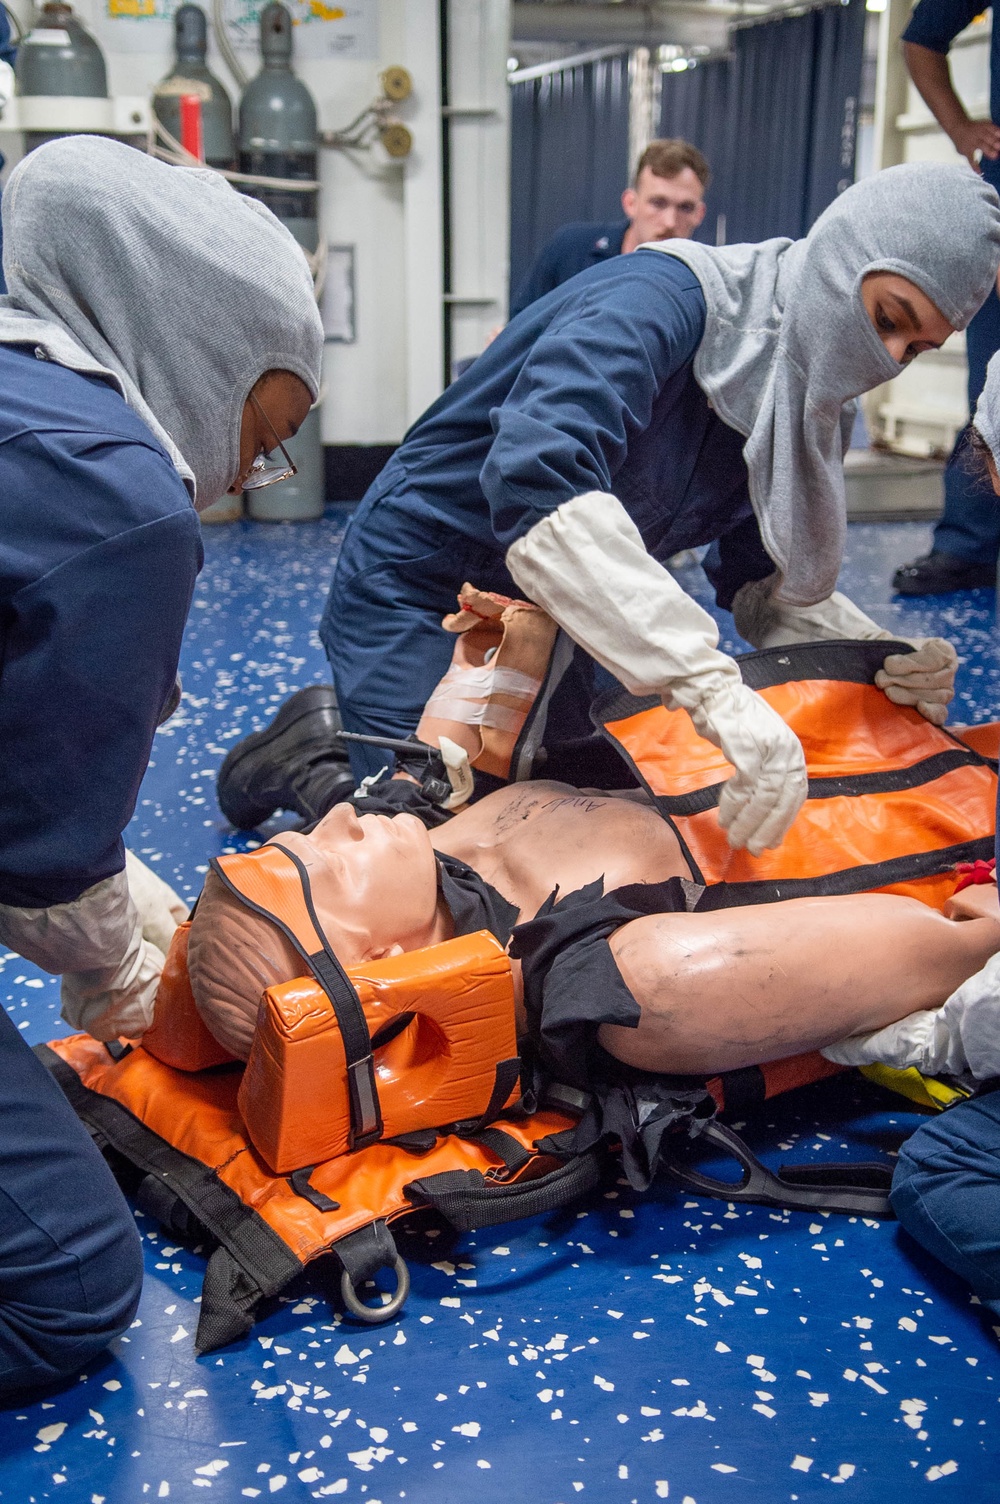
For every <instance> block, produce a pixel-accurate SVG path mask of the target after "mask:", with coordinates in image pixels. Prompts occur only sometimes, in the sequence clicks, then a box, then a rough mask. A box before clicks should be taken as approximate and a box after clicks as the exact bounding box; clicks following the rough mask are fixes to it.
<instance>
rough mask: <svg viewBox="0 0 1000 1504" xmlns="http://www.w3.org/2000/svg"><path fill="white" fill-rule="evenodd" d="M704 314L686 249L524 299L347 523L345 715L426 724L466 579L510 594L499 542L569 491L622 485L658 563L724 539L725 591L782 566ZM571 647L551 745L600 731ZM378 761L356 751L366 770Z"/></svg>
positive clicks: (342, 645) (359, 770)
mask: <svg viewBox="0 0 1000 1504" xmlns="http://www.w3.org/2000/svg"><path fill="white" fill-rule="evenodd" d="M705 312H706V310H705V300H704V296H703V294H702V291H701V287H700V285H699V283H698V281H697V279H696V277H695V276H694V274H693V273H692V272H691V271H690V270H689V269H688V268H687V267H686V266H685V265H684V263H683V262H681V261H678V260H677V259H675V258H674V257H672V256H670V255H667V254H665V253H663V252H661V251H657V250H638V251H635V252H633V253H632V254H631V255H629V256H616V257H614V258H613V259H612V260H609V261H605V262H604V263H602V264H601V265H600V266H594V267H592V268H591V269H590V270H589V271H585V272H581V273H580V275H579V276H577V277H573V278H572V279H571V280H570V281H569V282H566V283H564V284H563V285H562V286H561V287H559V288H557V289H556V290H555V291H554V292H550V293H548V294H547V295H546V296H545V297H544V298H541V299H539V300H538V301H537V302H536V303H532V304H531V306H530V307H529V308H527V309H526V310H525V312H524V313H522V314H521V315H520V316H519V317H518V318H516V319H514V320H512V322H511V323H510V324H508V325H507V327H506V329H504V330H503V332H502V333H501V334H500V335H499V336H498V337H497V338H496V339H495V340H494V342H493V343H492V344H491V345H490V346H489V347H488V349H487V350H485V351H484V352H483V354H482V355H480V356H479V358H478V359H477V360H476V361H475V362H474V363H473V365H472V366H471V367H470V368H469V370H468V371H467V372H466V373H465V375H464V376H462V377H461V378H460V379H459V380H458V381H456V382H455V383H454V384H453V385H452V386H450V387H449V388H448V390H447V391H446V392H445V393H444V395H443V396H441V397H440V398H439V399H438V401H437V402H435V403H434V405H433V406H432V407H431V408H429V409H428V411H427V412H426V413H425V415H424V416H423V417H422V418H421V419H419V421H418V422H417V423H416V424H415V425H414V427H413V428H411V429H410V431H409V433H408V434H407V435H406V437H405V438H404V440H403V442H402V444H401V446H400V448H399V449H398V450H397V451H396V453H395V454H394V455H393V457H392V459H391V460H390V461H389V463H388V465H387V466H386V468H385V469H384V470H383V471H382V474H381V475H380V476H379V477H378V479H377V480H376V481H375V482H374V484H373V485H372V486H371V487H370V489H369V491H368V494H367V495H366V496H365V498H364V500H363V501H362V503H361V505H360V507H359V508H358V510H357V511H356V512H355V513H354V516H353V517H352V519H351V522H350V525H349V527H348V530H347V535H346V537H345V539H344V545H343V548H342V550H341V553H340V557H339V560H338V562H337V570H336V574H335V576H334V580H333V585H332V587H331V591H330V597H329V600H328V602H327V607H326V611H325V613H324V616H323V620H322V622H321V624H320V636H321V638H322V640H323V645H324V647H325V648H326V651H327V655H328V657H329V659H330V664H331V667H332V669H333V676H334V682H335V684H336V687H337V696H338V701H339V704H340V710H341V714H342V716H343V720H344V725H345V729H346V730H348V731H358V732H367V733H370V734H379V735H391V736H400V735H403V736H405V735H408V734H409V733H410V732H412V731H414V730H415V728H416V726H417V722H418V721H419V719H420V714H421V711H422V710H423V706H424V702H425V701H426V700H427V698H428V696H429V695H430V693H431V691H432V689H433V688H434V686H435V685H436V683H437V682H438V680H439V679H440V678H441V676H442V674H443V673H444V672H445V669H446V668H447V666H448V664H449V662H450V660H451V652H452V647H453V645H454V639H453V638H452V637H450V636H449V634H448V633H446V632H445V631H444V630H443V629H442V628H441V626H440V621H441V617H442V616H444V615H445V614H446V613H447V612H449V611H453V610H454V609H455V596H456V594H457V592H458V590H459V589H460V588H461V585H462V583H463V581H465V580H469V581H470V582H471V583H473V584H474V585H477V586H478V587H480V588H481V589H485V590H499V591H502V592H505V593H509V594H513V595H516V594H517V593H518V591H517V588H516V586H515V585H514V584H513V582H512V580H511V577H510V575H509V574H508V572H507V569H506V567H505V564H504V559H505V556H506V552H507V549H508V548H509V547H510V545H511V544H512V543H513V542H514V541H515V540H516V539H517V538H520V537H523V536H524V534H525V533H527V532H529V531H530V529H531V528H532V527H533V526H534V525H535V524H536V523H538V522H540V521H542V520H543V518H545V517H546V516H548V515H549V514H550V513H552V512H554V511H555V510H556V509H557V508H558V507H559V506H560V505H561V504H562V503H563V502H566V501H568V500H570V499H571V498H572V497H574V496H579V495H582V494H584V493H585V492H588V491H599V492H605V493H608V492H610V493H611V494H613V495H615V496H617V497H618V499H619V501H620V502H621V504H622V506H623V507H624V508H625V510H626V511H627V512H628V513H629V515H630V516H631V518H632V519H633V521H634V522H635V524H636V526H637V527H638V529H639V532H640V533H641V535H642V538H643V542H644V543H645V545H646V548H647V550H648V551H649V553H650V554H651V555H652V556H653V558H655V559H658V560H659V561H660V562H664V561H666V560H667V559H669V558H670V557H671V556H672V555H673V554H675V553H677V552H679V551H680V550H682V549H687V548H695V547H697V546H699V545H701V544H706V543H709V544H714V545H715V547H713V548H712V549H710V551H709V554H708V555H707V556H706V560H705V568H706V571H707V573H708V575H709V578H710V580H711V581H712V583H713V584H714V585H715V587H716V594H717V598H718V600H719V603H720V604H721V605H723V606H725V607H728V606H729V605H730V604H731V602H732V599H733V596H734V595H735V593H736V591H737V590H738V589H739V587H740V586H741V585H743V584H745V583H746V582H747V581H748V580H751V579H762V578H764V577H765V576H766V575H768V574H770V573H771V572H772V571H773V569H774V565H773V564H772V562H771V560H770V559H769V557H768V556H767V554H766V553H765V551H764V548H763V545H762V543H761V541H760V534H759V533H758V530H757V524H756V521H755V520H754V516H753V512H752V510H751V506H750V496H749V492H748V489H747V472H746V466H745V464H744V461H743V442H744V441H743V438H742V436H741V435H740V434H738V433H736V431H735V430H734V429H732V428H728V427H727V426H726V424H724V423H723V422H722V420H721V419H720V418H719V417H718V416H717V415H716V414H715V413H714V412H713V411H712V409H711V407H710V406H709V404H708V400H707V398H706V397H705V394H704V393H703V392H702V390H701V388H700V387H699V386H698V384H697V382H696V381H695V379H694V374H693V369H692V363H693V360H694V356H695V352H696V351H697V349H698V345H699V343H700V341H701V337H702V332H703V330H704V324H705ZM597 609H599V603H598V605H597ZM577 659H578V663H577V665H576V668H577V672H578V678H577V680H576V683H575V685H574V684H573V683H572V681H571V680H569V679H568V680H567V681H565V683H566V692H565V695H563V701H562V703H561V704H557V698H555V697H554V699H553V702H552V707H551V709H550V715H549V721H548V729H547V732H546V746H547V747H548V748H549V750H550V751H551V749H552V746H553V744H554V742H555V741H562V742H564V743H568V742H571V741H573V740H574V738H578V737H580V736H582V735H586V734H587V733H588V732H589V730H590V723H589V718H588V712H589V698H590V692H591V689H590V686H592V682H593V677H592V671H593V668H594V665H593V664H592V662H591V660H590V659H589V658H585V655H583V654H582V653H579V652H578V654H577ZM580 660H582V661H580ZM588 675H589V678H590V686H588V682H587V680H588ZM559 693H560V694H561V693H562V687H561V688H560V691H559ZM385 760H386V759H385V757H384V756H383V755H381V754H380V753H379V752H378V751H377V750H374V749H366V748H357V747H355V748H352V752H351V765H352V768H353V769H354V771H355V773H356V774H358V775H362V774H366V773H371V772H377V771H378V769H379V768H380V767H381V766H382V765H383V764H384V762H385Z"/></svg>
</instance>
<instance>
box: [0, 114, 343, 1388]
mask: <svg viewBox="0 0 1000 1504" xmlns="http://www.w3.org/2000/svg"><path fill="white" fill-rule="evenodd" d="M3 212H4V216H5V226H4V228H5V231H6V244H5V253H6V273H7V283H8V286H9V289H10V291H9V294H8V296H6V297H3V298H0V505H2V512H3V525H2V527H0V664H2V674H0V946H2V947H9V948H10V949H11V950H13V951H15V952H16V953H18V954H19V955H22V956H24V957H25V958H26V959H28V960H29V961H33V962H34V963H35V964H37V965H38V966H40V967H42V968H44V969H45V970H47V971H50V972H52V973H55V974H60V975H61V977H62V986H61V999H62V1013H63V1017H64V1019H65V1020H66V1021H67V1023H69V1024H70V1025H71V1027H73V1028H75V1029H83V1030H86V1031H87V1032H88V1033H90V1034H91V1035H92V1036H93V1037H94V1038H96V1039H100V1040H104V1041H107V1042H109V1044H110V1045H112V1046H113V1043H114V1041H115V1040H117V1039H119V1038H125V1039H136V1038H138V1037H140V1036H141V1035H142V1033H143V1032H144V1030H145V1028H147V1027H148V1025H149V1023H150V1021H151V1018H152V1012H153V1005H154V1001H155V995H156V989H157V985H158V981H159V976H160V972H161V970H162V967H163V963H164V951H165V949H166V948H167V946H168V945H169V941H170V937H171V935H172V933H173V931H174V930H175V929H176V927H177V923H178V920H179V919H180V918H182V917H183V916H184V915H185V914H186V908H185V906H184V905H183V903H182V902H181V901H180V900H179V899H178V898H177V895H176V894H173V893H172V892H171V890H170V889H169V888H168V887H167V885H166V884H165V883H163V882H162V881H160V880H159V879H157V878H156V877H155V875H154V874H153V873H151V872H149V871H147V870H146V869H145V868H143V866H142V864H141V863H135V862H134V859H133V858H132V857H131V854H128V861H127V860H126V852H125V849H124V844H123V840H122V833H123V831H124V830H125V827H126V826H127V825H128V823H129V820H130V819H131V817H132V813H133V810H134V808H135V803H136V797H137V794H138V791H139V785H140V782H141V780H142V776H143V774H144V772H145V769H146V765H147V762H148V760H149V753H150V748H151V746H152V742H153V736H154V733H155V731H156V727H157V724H158V722H159V721H160V720H161V719H162V718H163V716H164V714H168V713H169V712H170V709H171V708H172V706H173V704H175V703H176V682H177V681H176V675H177V661H178V655H179V652H180V646H181V636H182V633H183V630H184V622H185V619H186V617H187V612H188V607H189V605H190V601H191V593H192V590H193V588H194V582H195V577H196V575H197V572H198V570H199V568H200V566H201V558H202V551H201V533H200V527H199V523H198V518H197V515H196V511H195V505H198V504H200V505H202V506H207V505H209V504H210V503H211V502H212V501H213V500H216V499H217V498H218V497H219V496H220V495H221V494H222V493H223V492H224V491H225V490H226V488H227V487H229V486H233V485H243V484H244V483H246V481H247V480H248V479H249V480H250V481H251V482H253V481H254V480H258V483H259V478H261V477H262V476H263V475H264V473H265V472H266V471H267V465H266V462H265V461H264V459H263V455H264V454H265V453H269V452H270V451H271V450H273V449H274V448H275V445H276V441H278V442H280V440H281V439H282V438H284V437H290V436H291V434H292V433H293V432H294V431H295V429H296V427H297V426H298V424H299V423H300V422H301V421H302V419H303V418H304V417H305V414H306V412H307V411H308V409H309V406H310V403H311V402H312V400H313V399H314V398H315V396H316V393H317V391H318V386H319V366H320V358H321V352H322V339H323V333H322V326H321V324H320V321H319V316H318V313H317V310H316V301H315V296H314V294H313V285H312V278H311V276H310V273H309V269H308V266H307V265H306V262H305V259H304V257H303V256H302V254H301V251H300V250H299V248H298V247H297V246H296V245H295V242H294V240H293V239H292V237H291V236H290V235H289V234H288V232H287V230H285V229H284V227H283V226H281V225H280V224H279V223H278V221H277V220H276V219H274V218H273V216H272V215H270V213H269V212H268V211H267V210H266V209H264V208H263V207H262V206H261V205H259V204H255V203H254V202H253V201H250V200H247V199H243V198H241V197H240V196H239V195H238V194H237V193H235V192H234V191H233V190H232V189H230V188H229V187H228V186H227V185H226V184H224V183H222V182H221V180H219V179H217V178H214V177H209V175H207V174H204V173H201V172H194V173H192V172H185V171H183V170H181V169H178V168H173V167H167V166H166V165H165V164H163V163H160V162H156V161H155V160H154V159H153V158H151V157H148V156H147V155H145V154H144V153H141V152H137V151H134V150H132V149H131V148H129V147H126V146H124V145H122V144H121V143H117V142H111V141H106V140H100V139H97V138H92V137H84V136H77V137H72V138H67V139H64V140H57V141H54V142H51V143H49V144H48V145H45V146H42V147H39V148H38V150H37V151H34V152H32V153H30V154H29V155H28V156H27V157H26V158H25V159H24V161H23V162H21V163H20V164H19V165H18V166H17V167H16V168H15V170H14V172H13V173H12V174H11V177H10V180H9V182H8V185H7V188H6V191H5V193H4V200H3ZM206 246H208V247H210V248H211V250H210V252H209V251H207V250H206ZM237 261H238V262H239V267H240V276H239V278H238V279H237V278H236V277H235V274H234V273H233V271H232V266H233V265H235V264H236V263H237ZM179 287H183V288H184V289H185V296H184V297H183V298H181V297H179V296H178V288H179ZM272 362H277V364H274V365H272ZM192 372H195V373H201V374H200V375H196V376H192ZM272 473H273V474H281V473H286V472H285V467H284V466H281V467H277V468H276V469H275V470H274V471H273V472H272ZM193 503H194V504H193ZM141 1281H142V1253H141V1247H140V1243H139V1238H138V1236H137V1233H136V1228H135V1222H134V1219H133V1217H132V1214H131V1212H130V1210H129V1207H128V1205H127V1204H126V1202H125V1200H124V1199H123V1197H122V1195H121V1192H120V1191H119V1189H118V1187H117V1185H116V1184H115V1181H114V1179H113V1177H112V1175H111V1172H110V1170H109V1168H108V1166H107V1165H106V1163H105V1161H104V1159H103V1158H102V1156H101V1154H100V1153H99V1151H98V1149H97V1148H96V1146H95V1144H94V1143H93V1141H92V1140H91V1138H90V1136H89V1134H88V1133H87V1131H86V1130H85V1128H84V1127H83V1125H82V1124H81V1123H80V1122H79V1120H78V1119H77V1117H76V1115H75V1113H74V1112H73V1109H72V1107H71V1106H70V1103H69V1101H68V1100H67V1099H66V1097H64V1096H63V1093H62V1091H61V1090H60V1087H59V1085H58V1084H57V1082H56V1079H55V1078H54V1077H53V1076H52V1075H50V1074H49V1071H48V1070H47V1069H46V1066H45V1065H44V1064H43V1062H42V1059H41V1058H39V1057H38V1056H36V1055H34V1054H33V1053H32V1051H31V1050H30V1049H29V1048H28V1046H27V1044H26V1043H25V1040H24V1037H23V1036H22V1034H21V1033H20V1032H19V1031H18V1029H17V1028H16V1027H15V1024H14V1022H13V1021H12V1019H11V1018H10V1017H9V1016H8V1014H7V1013H6V1012H3V1011H0V1402H2V1401H3V1400H5V1399H9V1398H15V1399H16V1398H18V1397H19V1396H21V1395H23V1394H24V1393H25V1391H30V1390H32V1389H34V1388H37V1387H38V1386H40V1385H45V1384H49V1383H52V1382H53V1381H56V1380H58V1379H61V1378H65V1377H67V1376H68V1375H70V1374H72V1373H73V1372H74V1371H75V1370H76V1369H77V1368H79V1367H80V1366H81V1365H82V1364H84V1363H86V1362H88V1361H89V1360H90V1359H91V1358H93V1357H95V1356H96V1355H97V1354H98V1353H99V1352H100V1351H101V1350H102V1349H103V1348H104V1347H105V1346H106V1345H107V1343H108V1342H109V1341H110V1340H111V1339H112V1338H114V1337H115V1336H117V1335H118V1334H119V1333H120V1332H122V1331H123V1330H124V1329H125V1328H126V1327H127V1326H128V1325H129V1323H130V1322H131V1320H132V1317H133V1316H134V1314H135V1308H136V1305H137V1302H138V1299H139V1293H140V1287H141Z"/></svg>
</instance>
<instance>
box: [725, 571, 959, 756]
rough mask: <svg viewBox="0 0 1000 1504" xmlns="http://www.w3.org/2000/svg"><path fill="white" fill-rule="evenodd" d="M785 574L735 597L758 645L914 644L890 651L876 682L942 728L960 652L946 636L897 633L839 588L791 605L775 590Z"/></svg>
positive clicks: (740, 627)
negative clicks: (911, 649) (908, 650)
mask: <svg viewBox="0 0 1000 1504" xmlns="http://www.w3.org/2000/svg"><path fill="white" fill-rule="evenodd" d="M779 582H780V576H779V575H776V574H772V575H769V576H768V578H767V579H766V580H751V582H750V583H749V584H747V585H743V586H741V588H740V589H739V590H738V591H737V592H736V596H735V598H734V600H733V620H734V621H735V623H736V630H737V632H739V634H740V636H741V637H745V638H746V640H747V642H749V643H751V644H752V646H753V647H755V648H776V647H785V646H786V645H787V644H789V643H794V642H817V641H822V640H823V639H824V638H826V639H829V638H843V639H844V640H845V641H848V642H877V641H895V642H912V643H913V646H914V647H915V648H916V650H917V651H916V652H915V653H890V655H889V657H888V658H886V660H885V662H884V664H883V665H882V667H881V668H880V669H879V671H878V673H877V674H876V675H875V683H876V684H877V685H878V687H879V689H881V690H884V691H885V694H886V697H887V698H888V699H890V700H891V701H892V702H893V704H894V705H915V706H916V708H917V710H919V712H920V714H921V715H922V716H923V717H924V719H925V720H928V721H931V722H933V724H934V725H935V726H943V725H944V723H945V721H946V720H947V718H948V712H947V709H946V707H947V706H948V704H949V703H950V702H951V699H952V697H953V696H954V693H955V670H956V669H957V668H958V654H957V653H956V652H955V649H954V648H953V647H952V645H951V643H950V642H947V641H946V640H945V639H944V638H943V637H916V638H912V637H896V636H895V635H894V634H893V633H892V632H889V631H887V630H886V628H885V627H880V626H879V625H878V623H877V622H874V621H872V619H871V617H870V616H866V615H865V613H864V612H863V611H862V610H861V608H860V607H859V606H856V605H855V604H854V602H853V601H850V600H848V598H847V596H846V595H841V593H840V591H839V590H835V591H834V593H833V594H832V595H831V596H830V597H829V598H828V599H827V600H825V601H818V602H817V603H816V605H815V606H786V605H785V604H784V602H782V601H777V600H775V599H774V596H773V594H772V592H773V591H774V589H775V588H776V587H777V585H778V584H779Z"/></svg>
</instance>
